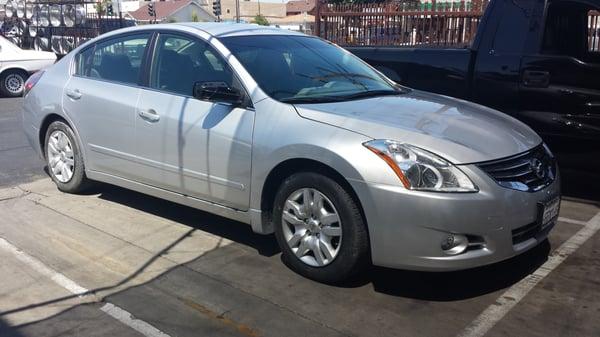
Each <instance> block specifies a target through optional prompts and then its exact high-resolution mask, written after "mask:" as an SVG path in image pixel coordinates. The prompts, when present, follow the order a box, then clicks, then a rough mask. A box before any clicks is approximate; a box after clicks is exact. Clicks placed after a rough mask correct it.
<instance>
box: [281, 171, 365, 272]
mask: <svg viewBox="0 0 600 337" xmlns="http://www.w3.org/2000/svg"><path fill="white" fill-rule="evenodd" d="M306 193H308V194H306ZM317 193H319V194H320V195H317ZM299 194H302V195H301V196H300V195H299ZM306 200H308V201H309V202H308V203H307V202H305V201H306ZM311 200H312V201H317V200H320V201H317V202H311ZM319 202H321V203H322V207H318V206H317V207H316V208H314V205H316V204H317V203H319ZM307 204H308V205H312V206H305V205H307ZM332 214H337V219H338V222H332V221H335V220H332V219H336V217H335V215H332ZM291 215H293V216H292V217H290V216H291ZM284 217H285V219H284ZM290 220H291V222H290ZM298 220H301V221H302V222H303V223H304V225H303V224H302V223H297V222H298ZM273 224H274V225H275V236H276V238H277V242H278V244H279V247H280V248H281V251H282V259H283V261H284V263H285V264H286V265H288V266H289V267H290V268H291V269H292V270H294V271H295V272H297V273H299V274H300V275H303V276H305V277H307V278H310V279H313V280H315V281H319V282H323V283H339V282H342V281H347V280H348V279H350V278H352V277H353V276H355V275H356V274H357V273H359V272H360V271H362V270H364V269H365V268H366V267H367V266H368V265H369V264H370V248H369V247H370V246H369V236H368V231H367V226H366V224H365V221H364V219H363V216H362V214H361V212H360V208H359V206H358V204H357V202H356V201H355V200H354V198H353V197H352V196H351V195H350V194H349V193H348V191H346V190H345V189H344V188H343V187H342V186H341V185H340V184H338V183H337V182H336V181H335V180H333V179H331V178H329V177H327V176H324V175H322V174H318V173H312V172H302V173H296V174H293V175H292V176H290V177H288V178H287V179H285V181H284V182H283V183H282V184H281V186H280V188H279V190H278V192H277V194H276V196H275V201H274V205H273ZM338 233H339V234H341V235H340V236H339V237H336V236H335V234H338ZM298 240H299V241H298ZM297 241H298V242H297ZM303 242H304V243H303ZM302 245H304V246H302ZM307 247H310V248H309V251H306V250H307ZM304 251H306V252H304ZM317 255H320V257H318V256H317Z"/></svg>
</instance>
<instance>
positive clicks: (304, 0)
mask: <svg viewBox="0 0 600 337" xmlns="http://www.w3.org/2000/svg"><path fill="white" fill-rule="evenodd" d="M315 6H316V1H315V0H292V1H289V2H288V3H287V4H286V12H288V13H304V12H310V11H312V10H313V9H314V8H315Z"/></svg>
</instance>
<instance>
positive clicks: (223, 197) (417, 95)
mask: <svg viewBox="0 0 600 337" xmlns="http://www.w3.org/2000/svg"><path fill="white" fill-rule="evenodd" d="M154 29H164V30H172V31H179V32H186V33H189V34H193V35H195V36H197V37H198V38H201V39H204V40H206V41H208V43H210V44H211V45H212V46H213V47H214V48H215V49H216V50H217V51H218V52H219V53H221V55H222V56H223V57H224V58H225V59H226V60H227V62H228V63H229V64H230V66H231V67H232V69H233V70H234V71H235V72H236V74H237V76H238V77H239V78H240V79H241V82H242V84H243V86H244V87H245V88H246V90H247V92H248V94H249V96H250V98H251V100H252V103H253V109H242V108H231V107H228V106H226V105H219V104H213V103H209V102H203V101H199V100H195V99H193V98H189V97H180V96H176V95H172V94H167V93H163V92H159V91H155V90H149V89H146V88H140V87H136V86H125V85H121V84H116V83H111V82H106V81H99V80H94V79H85V78H80V77H76V76H73V75H72V69H73V56H74V55H75V54H76V53H77V51H78V50H80V49H81V48H85V46H86V45H87V44H86V45H84V46H82V47H80V48H78V49H76V50H75V51H74V52H72V53H70V54H68V55H67V56H65V57H64V58H62V59H61V60H60V61H59V62H57V63H56V64H55V65H54V66H52V67H51V68H49V69H48V70H47V71H46V73H45V74H44V76H43V77H42V78H41V80H40V81H39V82H38V84H37V85H36V86H35V87H34V88H33V90H32V91H31V92H30V93H29V94H28V95H27V97H25V99H24V116H23V126H24V129H25V133H26V135H27V136H28V139H29V141H30V142H31V144H32V145H33V146H34V148H35V149H36V150H37V151H38V153H40V155H42V154H43V153H44V152H43V145H44V144H43V143H40V139H43V137H41V138H40V132H41V129H42V125H43V123H44V120H45V118H46V117H48V116H49V115H57V116H60V117H61V118H63V119H65V120H66V121H67V123H69V124H70V125H71V127H72V128H73V130H74V132H75V135H76V137H77V139H76V141H78V142H79V145H80V146H79V148H81V149H82V151H83V153H82V155H83V157H84V161H85V164H86V175H87V176H88V177H89V178H91V179H94V180H98V181H104V182H108V183H111V184H116V185H120V186H124V187H126V188H130V189H133V190H136V191H140V192H143V193H147V194H151V195H154V196H157V197H160V198H164V199H167V200H170V201H173V202H178V203H181V204H185V205H189V206H192V207H196V208H199V209H202V210H206V211H209V212H212V213H215V214H218V215H221V216H225V217H228V218H231V219H235V220H238V221H242V222H246V223H249V224H251V225H252V228H253V230H254V231H256V232H259V233H265V234H266V233H271V232H272V231H273V227H272V222H271V221H264V220H265V217H264V216H263V215H264V214H263V212H262V209H261V207H262V204H261V202H262V200H263V197H264V195H263V191H264V188H265V182H266V180H267V177H268V176H269V174H270V173H271V172H272V171H273V170H274V169H275V168H276V167H278V165H280V164H282V163H285V162H286V161H288V160H310V161H313V162H318V163H320V164H322V165H326V166H328V167H330V168H331V169H333V170H335V171H336V172H338V173H339V174H340V176H342V177H343V178H344V179H345V180H346V181H347V182H348V184H349V186H350V187H351V188H352V189H353V191H354V192H355V194H356V195H357V197H358V202H359V203H360V205H361V207H362V210H363V211H364V214H365V218H366V221H367V226H368V230H369V238H370V243H371V255H372V260H373V263H374V264H376V265H382V266H389V267H395V268H407V269H424V270H456V269H464V268H470V267H474V266H478V265H483V264H488V263H493V262H496V261H500V260H503V259H507V258H509V257H511V256H514V255H517V254H519V253H522V252H524V251H525V250H527V249H529V248H531V247H533V246H535V245H536V244H537V243H539V242H541V241H542V240H544V238H545V235H546V234H540V235H538V236H537V237H535V238H532V239H530V240H528V241H525V242H523V243H520V244H518V245H513V244H512V240H511V230H512V229H514V228H518V227H521V226H525V225H527V224H530V223H532V222H533V221H536V219H537V212H538V203H539V202H543V201H546V200H549V199H550V198H552V197H555V196H556V195H559V194H560V187H559V185H560V181H559V179H558V178H557V179H556V180H555V181H554V183H553V184H551V185H550V186H548V187H546V188H545V189H543V190H540V191H537V192H532V193H530V192H521V191H515V190H511V189H507V188H503V187H501V186H499V185H498V184H496V183H495V182H494V181H493V180H492V179H491V178H490V177H489V176H488V175H487V174H485V173H484V172H482V171H481V170H480V169H479V168H477V166H476V165H472V163H476V162H480V161H488V160H494V159H499V158H503V157H506V156H510V155H514V154H517V153H520V152H524V151H527V150H530V149H532V148H534V147H535V146H537V145H539V144H540V142H541V139H540V137H539V136H537V135H536V134H535V133H534V132H533V131H532V130H531V129H529V128H528V127H527V126H525V125H524V124H522V123H521V122H518V121H516V120H515V119H513V118H511V117H509V116H507V115H503V114H501V113H499V112H497V111H494V110H492V109H489V108H485V107H482V106H479V105H476V104H472V103H468V102H465V101H460V100H456V99H452V98H448V97H443V96H439V95H434V94H429V93H424V92H418V91H412V92H411V93H410V94H406V95H403V96H397V97H390V96H388V97H381V98H371V99H362V100H354V101H349V102H341V103H328V104H316V105H298V106H294V105H290V104H285V103H281V102H278V101H276V100H273V99H271V98H270V97H268V96H267V95H266V94H265V93H264V92H263V91H262V90H261V89H260V88H259V87H258V86H257V84H256V82H255V81H254V79H253V78H252V77H251V76H250V75H249V73H248V72H247V71H246V70H245V69H244V68H243V67H242V65H241V64H240V62H239V61H238V60H237V59H236V58H235V57H234V56H233V55H232V54H231V53H230V52H229V51H228V50H227V48H226V47H225V46H224V45H223V44H222V43H221V42H220V41H219V40H218V39H219V38H220V37H223V36H234V35H235V36H244V35H251V34H298V33H291V32H288V31H285V30H279V29H275V28H268V27H259V26H256V25H239V24H206V23H203V24H192V23H188V24H169V25H146V26H139V27H133V28H126V29H124V30H117V31H113V32H110V33H108V34H105V35H103V36H101V37H98V38H96V39H94V40H92V41H90V42H88V44H89V43H94V42H95V41H97V40H98V39H103V38H106V37H109V36H115V35H118V34H121V33H123V32H130V31H148V30H154ZM76 90H78V91H79V94H80V97H79V98H77V96H79V94H76V95H73V93H75V91H76ZM150 110H153V111H154V113H156V114H158V115H159V118H158V120H148V118H147V117H148V116H146V115H147V113H149V111H150ZM182 130H186V132H185V133H184V132H182ZM372 139H393V140H397V141H401V142H406V143H410V144H413V145H415V146H418V147H420V148H423V149H425V150H428V151H431V152H434V153H436V154H438V155H439V156H442V157H443V158H445V159H447V160H448V161H450V162H452V163H454V164H456V165H458V166H459V167H460V169H461V170H462V171H463V172H465V173H466V174H467V175H468V176H469V178H470V179H471V180H472V181H473V182H474V183H475V184H476V185H477V186H478V187H479V192H477V193H433V192H420V191H410V190H406V189H405V188H404V187H403V185H402V184H401V182H400V180H399V179H398V177H397V176H396V174H395V173H394V172H393V171H392V170H391V169H390V167H389V166H388V165H387V163H385V162H384V161H383V160H381V159H380V158H379V157H378V156H377V155H375V154H374V153H373V152H371V151H369V150H368V149H366V148H365V147H364V146H363V145H362V144H363V143H364V142H366V141H369V140H372ZM313 227H314V226H313ZM448 233H458V234H470V235H478V236H481V237H483V238H484V239H485V245H484V247H483V248H482V249H478V250H469V251H467V252H465V253H463V254H459V255H455V256H449V255H447V254H445V253H444V252H443V251H442V250H441V248H440V243H441V242H442V240H443V239H444V238H446V237H447V234H448Z"/></svg>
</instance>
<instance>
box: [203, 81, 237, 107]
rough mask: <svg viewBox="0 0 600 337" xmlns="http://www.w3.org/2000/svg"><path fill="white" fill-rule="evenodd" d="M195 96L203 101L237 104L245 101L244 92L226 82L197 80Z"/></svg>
mask: <svg viewBox="0 0 600 337" xmlns="http://www.w3.org/2000/svg"><path fill="white" fill-rule="evenodd" d="M194 97H195V98H197V99H200V100H203V101H210V102H216V103H229V104H232V105H236V106H237V105H240V104H242V102H243V101H244V96H243V94H242V93H241V92H240V91H239V90H238V89H236V88H232V87H230V86H229V85H227V83H225V82H196V83H194Z"/></svg>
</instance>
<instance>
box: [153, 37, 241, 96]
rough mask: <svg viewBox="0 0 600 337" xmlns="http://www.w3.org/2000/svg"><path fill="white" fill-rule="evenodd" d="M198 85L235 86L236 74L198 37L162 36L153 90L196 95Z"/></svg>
mask: <svg viewBox="0 0 600 337" xmlns="http://www.w3.org/2000/svg"><path fill="white" fill-rule="evenodd" d="M196 82H225V83H226V84H227V85H228V86H230V87H233V86H236V85H234V83H233V82H234V81H233V74H232V72H231V70H230V69H229V68H228V67H227V66H226V64H225V63H224V61H223V59H222V58H220V57H219V56H218V55H217V54H216V52H214V51H213V49H212V48H211V47H210V46H209V45H208V43H206V42H204V41H202V40H199V39H194V38H188V37H184V36H179V35H170V34H161V35H160V36H159V38H158V41H157V43H156V50H155V53H154V60H153V62H152V70H151V74H150V86H151V87H152V88H156V89H160V90H164V91H170V92H173V93H177V94H180V95H185V96H192V94H193V87H194V83H196Z"/></svg>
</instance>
